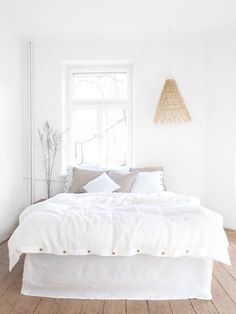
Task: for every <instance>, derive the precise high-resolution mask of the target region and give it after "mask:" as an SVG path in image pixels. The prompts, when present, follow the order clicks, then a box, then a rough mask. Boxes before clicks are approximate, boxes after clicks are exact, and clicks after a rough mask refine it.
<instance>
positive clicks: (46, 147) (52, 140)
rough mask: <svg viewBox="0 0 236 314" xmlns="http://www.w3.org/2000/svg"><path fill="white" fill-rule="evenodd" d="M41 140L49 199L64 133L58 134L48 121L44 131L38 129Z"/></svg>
mask: <svg viewBox="0 0 236 314" xmlns="http://www.w3.org/2000/svg"><path fill="white" fill-rule="evenodd" d="M38 135H39V140H40V144H41V149H42V155H43V167H44V172H45V180H46V184H47V197H48V198H50V196H51V180H52V174H53V169H54V165H55V159H56V156H57V153H58V151H59V150H61V146H62V137H63V134H62V133H58V132H57V131H56V130H54V129H53V128H52V126H51V125H50V123H49V122H48V121H46V122H45V123H44V124H43V126H42V129H41V130H40V129H38Z"/></svg>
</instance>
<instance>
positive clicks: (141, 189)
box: [131, 171, 164, 193]
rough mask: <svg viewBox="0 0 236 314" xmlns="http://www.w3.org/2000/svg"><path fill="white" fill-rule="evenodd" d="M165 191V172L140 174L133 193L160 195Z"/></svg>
mask: <svg viewBox="0 0 236 314" xmlns="http://www.w3.org/2000/svg"><path fill="white" fill-rule="evenodd" d="M162 191H164V185H163V172H162V171H150V172H139V173H138V174H137V176H136V179H135V181H134V184H133V186H132V189H131V193H159V192H162Z"/></svg>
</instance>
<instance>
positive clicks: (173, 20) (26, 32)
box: [0, 0, 236, 39]
mask: <svg viewBox="0 0 236 314" xmlns="http://www.w3.org/2000/svg"><path fill="white" fill-rule="evenodd" d="M0 12H1V14H2V15H4V16H5V18H7V19H8V20H9V21H10V22H11V24H14V26H15V27H16V28H17V29H18V30H19V32H20V33H21V34H22V36H23V37H25V38H27V39H34V38H67V39H68V38H69V39H75V38H76V37H79V36H80V37H81V36H82V37H84V38H88V37H89V38H93V37H99V38H117V37H120V38H126V37H127V38H137V37H145V36H155V35H159V34H161V33H165V32H166V30H168V27H169V25H171V26H172V28H173V29H174V30H175V31H178V32H181V33H186V34H201V35H202V36H211V35H212V34H216V33H219V32H227V31H231V30H235V29H236V0H0Z"/></svg>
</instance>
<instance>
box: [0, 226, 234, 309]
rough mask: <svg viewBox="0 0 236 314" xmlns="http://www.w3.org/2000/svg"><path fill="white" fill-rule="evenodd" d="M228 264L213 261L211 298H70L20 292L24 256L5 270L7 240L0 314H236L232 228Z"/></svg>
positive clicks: (0, 258) (2, 248)
mask: <svg viewBox="0 0 236 314" xmlns="http://www.w3.org/2000/svg"><path fill="white" fill-rule="evenodd" d="M227 236H228V239H229V242H230V248H229V253H230V257H231V262H232V265H231V266H228V265H224V264H221V263H219V262H215V263H214V276H213V280H212V295H213V299H212V301H205V300H198V299H191V300H178V301H175V300H171V301H131V300H126V301H125V300H106V301H103V300H73V299H53V298H37V297H29V296H23V295H21V294H20V289H21V282H22V269H23V263H24V257H23V258H21V259H20V262H19V263H18V264H17V265H16V266H15V267H14V269H13V270H12V272H10V273H9V271H8V249H7V243H6V242H5V243H4V244H2V245H0V314H236V231H227Z"/></svg>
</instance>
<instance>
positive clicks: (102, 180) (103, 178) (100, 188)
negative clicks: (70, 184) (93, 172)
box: [83, 173, 120, 193]
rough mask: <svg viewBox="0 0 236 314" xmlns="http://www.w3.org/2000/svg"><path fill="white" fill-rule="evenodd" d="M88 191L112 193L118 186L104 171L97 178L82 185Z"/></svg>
mask: <svg viewBox="0 0 236 314" xmlns="http://www.w3.org/2000/svg"><path fill="white" fill-rule="evenodd" d="M83 188H84V189H85V191H86V192H88V193H102V192H106V193H112V192H114V191H116V190H118V189H119V188H120V186H119V185H118V184H116V183H115V182H114V181H113V180H112V179H111V178H110V177H108V175H107V174H106V173H103V174H102V175H100V176H99V177H98V178H96V179H94V180H92V181H89V182H88V183H87V184H85V185H84V186H83Z"/></svg>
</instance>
